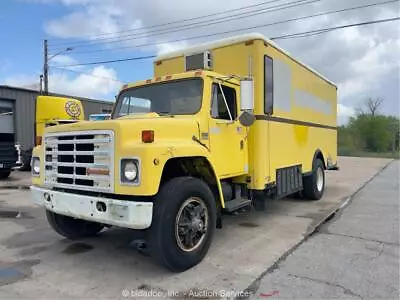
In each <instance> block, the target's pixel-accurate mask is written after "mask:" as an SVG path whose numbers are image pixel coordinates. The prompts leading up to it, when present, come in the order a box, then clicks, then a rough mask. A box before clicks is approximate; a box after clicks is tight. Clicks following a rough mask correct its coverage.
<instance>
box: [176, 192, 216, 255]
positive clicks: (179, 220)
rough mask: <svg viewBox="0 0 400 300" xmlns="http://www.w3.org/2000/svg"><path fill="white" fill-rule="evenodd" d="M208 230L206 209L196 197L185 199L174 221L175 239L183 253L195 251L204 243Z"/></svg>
mask: <svg viewBox="0 0 400 300" xmlns="http://www.w3.org/2000/svg"><path fill="white" fill-rule="evenodd" d="M207 228H208V208H207V206H206V204H205V203H204V201H203V200H202V199H200V198H197V197H191V198H188V199H186V200H185V201H184V202H183V203H182V205H181V207H180V208H179V211H178V214H177V215H176V220H175V239H176V242H177V244H178V246H179V248H180V249H181V250H183V251H185V252H191V251H194V250H196V249H197V248H198V247H199V246H200V245H201V244H202V242H203V241H204V238H205V236H206V233H207Z"/></svg>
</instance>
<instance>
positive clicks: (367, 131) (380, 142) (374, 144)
mask: <svg viewBox="0 0 400 300" xmlns="http://www.w3.org/2000/svg"><path fill="white" fill-rule="evenodd" d="M382 103H383V99H382V98H376V99H372V98H369V99H367V100H366V101H365V103H364V107H363V108H359V109H358V110H357V114H356V116H354V117H351V118H350V120H349V123H348V124H347V125H346V126H340V127H339V128H338V146H339V152H340V153H341V154H344V155H347V154H351V153H355V152H357V151H367V152H395V151H398V150H399V140H400V122H399V119H398V118H397V117H394V116H385V115H381V114H379V109H380V107H381V106H382Z"/></svg>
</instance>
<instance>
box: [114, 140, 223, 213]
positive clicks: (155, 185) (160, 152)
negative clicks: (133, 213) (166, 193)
mask: <svg viewBox="0 0 400 300" xmlns="http://www.w3.org/2000/svg"><path fill="white" fill-rule="evenodd" d="M128 148H130V147H127V148H126V150H124V151H120V152H119V157H121V158H123V157H139V158H140V160H141V162H140V163H141V170H140V184H139V185H135V186H132V185H123V184H121V183H120V180H119V175H118V176H117V177H118V178H117V177H116V178H115V182H114V187H115V193H116V194H125V195H134V196H154V195H156V194H157V192H158V189H159V186H160V182H161V176H162V173H163V170H164V166H165V164H166V163H167V161H168V160H169V159H172V158H180V157H182V158H183V157H204V158H205V159H206V160H207V161H208V162H209V164H210V167H211V169H212V171H213V173H214V176H215V178H216V184H217V186H218V191H219V194H220V198H221V205H222V207H224V201H223V196H222V189H221V185H220V181H219V178H218V177H217V174H216V172H215V169H214V164H213V162H212V159H211V157H210V152H209V151H208V149H207V148H206V147H204V146H201V145H199V144H197V143H195V142H182V141H174V143H163V142H158V143H152V144H136V145H134V146H133V145H132V149H131V150H129V149H128ZM115 168H116V169H115V172H114V174H120V170H119V162H115Z"/></svg>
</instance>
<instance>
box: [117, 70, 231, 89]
mask: <svg viewBox="0 0 400 300" xmlns="http://www.w3.org/2000/svg"><path fill="white" fill-rule="evenodd" d="M198 72H201V74H202V75H204V76H209V77H214V78H220V77H221V76H222V74H219V73H216V72H214V71H209V70H200V69H199V70H193V71H190V72H184V73H175V74H168V75H164V76H157V77H153V78H148V79H145V80H140V81H136V82H130V83H127V84H124V85H123V86H122V88H121V91H122V90H126V89H129V88H132V87H138V86H142V85H148V84H154V83H160V82H166V81H174V80H177V79H184V78H193V77H194V78H195V77H197V76H198V75H197V74H196V73H198ZM156 78H159V80H156ZM230 80H231V81H233V82H235V81H236V80H235V79H234V78H233V79H230Z"/></svg>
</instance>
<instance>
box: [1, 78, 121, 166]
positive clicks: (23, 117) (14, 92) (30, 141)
mask: <svg viewBox="0 0 400 300" xmlns="http://www.w3.org/2000/svg"><path fill="white" fill-rule="evenodd" d="M38 95H39V92H38V91H37V90H31V89H26V88H19V87H12V86H7V85H0V102H3V103H5V102H8V103H11V104H12V107H13V117H14V124H15V125H14V128H15V133H16V143H17V144H19V145H20V147H21V153H22V155H23V156H24V153H27V155H28V156H29V159H30V155H29V153H32V152H31V151H32V149H33V147H34V145H35V112H36V97H37V96H38ZM49 95H50V96H60V97H70V98H75V99H79V100H80V101H81V102H82V105H83V108H84V111H85V119H88V118H89V115H91V114H101V113H110V112H111V110H112V106H113V102H110V101H101V100H94V99H88V98H82V97H75V96H67V95H61V94H55V93H49ZM25 156H26V155H25ZM29 159H28V158H27V157H25V158H24V157H23V161H24V162H25V163H26V161H29Z"/></svg>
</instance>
